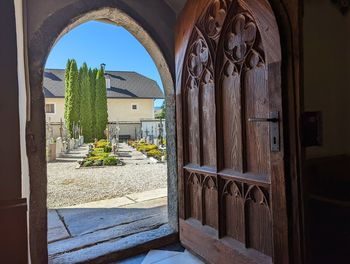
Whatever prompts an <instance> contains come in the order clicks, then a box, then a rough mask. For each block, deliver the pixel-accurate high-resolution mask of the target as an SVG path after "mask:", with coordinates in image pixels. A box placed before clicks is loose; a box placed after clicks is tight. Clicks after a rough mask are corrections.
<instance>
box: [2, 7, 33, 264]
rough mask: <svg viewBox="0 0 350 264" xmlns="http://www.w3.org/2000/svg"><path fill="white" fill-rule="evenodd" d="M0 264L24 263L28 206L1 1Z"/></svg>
mask: <svg viewBox="0 0 350 264" xmlns="http://www.w3.org/2000/svg"><path fill="white" fill-rule="evenodd" d="M0 25H1V26H2V29H3V30H1V31H0V58H1V60H0V69H1V71H0V79H1V83H0V99H1V103H0V124H1V125H2V128H1V129H0V138H1V139H2V142H1V146H0V157H1V158H0V262H1V263H26V261H27V229H26V228H27V211H26V209H27V206H26V200H25V199H21V197H22V193H21V190H22V186H21V157H20V130H19V103H18V102H19V100H18V76H17V37H16V20H15V6H14V2H13V1H0Z"/></svg>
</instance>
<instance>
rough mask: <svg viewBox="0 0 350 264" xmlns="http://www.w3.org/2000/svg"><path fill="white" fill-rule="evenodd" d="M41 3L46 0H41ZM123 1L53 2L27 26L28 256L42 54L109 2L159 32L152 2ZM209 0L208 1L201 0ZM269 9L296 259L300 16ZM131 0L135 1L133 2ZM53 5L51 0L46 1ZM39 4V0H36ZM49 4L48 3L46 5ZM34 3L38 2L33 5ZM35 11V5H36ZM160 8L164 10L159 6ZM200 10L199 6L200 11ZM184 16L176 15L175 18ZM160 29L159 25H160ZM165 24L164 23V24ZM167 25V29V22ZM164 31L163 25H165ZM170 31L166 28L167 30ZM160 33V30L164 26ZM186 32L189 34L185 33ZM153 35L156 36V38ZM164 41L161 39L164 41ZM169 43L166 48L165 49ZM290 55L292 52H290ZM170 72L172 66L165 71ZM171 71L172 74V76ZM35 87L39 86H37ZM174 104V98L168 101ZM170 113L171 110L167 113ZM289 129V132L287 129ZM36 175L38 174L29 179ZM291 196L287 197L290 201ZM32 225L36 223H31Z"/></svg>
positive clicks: (41, 252)
mask: <svg viewBox="0 0 350 264" xmlns="http://www.w3.org/2000/svg"><path fill="white" fill-rule="evenodd" d="M42 2H45V1H42ZM127 2H128V1H120V2H118V3H115V2H114V1H110V0H103V1H89V2H86V1H85V3H83V1H81V0H75V1H74V0H73V1H70V3H71V4H65V3H61V4H57V6H56V7H55V8H53V9H52V8H51V9H50V8H48V6H47V5H44V6H43V11H42V12H47V13H48V14H50V15H48V16H47V17H45V18H41V19H42V20H41V23H37V24H35V19H33V20H34V23H33V25H32V29H31V30H30V31H29V36H30V38H29V64H30V67H29V75H30V84H31V86H32V91H31V97H30V99H31V105H32V108H31V109H30V110H31V111H30V114H29V116H30V120H29V122H28V126H27V139H28V147H27V149H28V155H29V156H30V162H31V168H30V174H31V175H33V177H32V178H31V190H32V192H31V202H30V203H31V212H30V222H31V223H30V226H31V228H32V227H34V228H33V231H31V234H32V236H31V245H32V249H31V253H32V259H34V260H38V262H40V260H43V259H44V260H45V258H46V252H45V247H46V242H45V239H46V230H45V227H46V217H45V216H46V212H44V210H45V204H44V199H42V197H45V189H46V183H45V177H44V176H43V175H45V172H44V170H45V165H44V153H42V149H41V148H38V147H37V146H44V142H42V138H44V137H43V135H44V127H43V124H41V123H40V122H42V120H43V118H44V115H43V113H42V112H41V110H39V108H40V109H42V108H43V98H42V91H41V90H40V89H41V79H40V78H41V75H42V72H40V71H41V70H40V69H42V65H43V64H44V61H45V59H46V56H47V54H48V52H49V50H50V47H51V45H52V44H53V43H54V42H55V40H56V39H57V37H58V36H59V35H60V34H61V33H62V31H64V29H65V28H66V27H67V26H69V25H70V24H71V23H74V21H75V20H77V19H78V18H80V16H81V15H82V14H88V13H89V12H90V11H91V10H99V9H100V8H102V7H111V6H113V7H114V6H118V7H120V9H121V10H123V11H124V12H126V13H127V14H130V15H131V16H132V17H134V18H135V19H136V18H137V19H136V20H137V21H138V22H139V23H140V24H142V25H143V26H145V28H146V29H148V32H149V33H150V34H151V35H152V36H153V37H155V36H157V34H158V36H159V33H160V32H154V31H152V28H151V29H150V24H149V20H147V19H146V18H145V17H147V16H148V18H149V17H150V13H153V14H154V10H155V6H154V3H152V4H150V5H149V6H145V5H143V4H142V3H141V4H137V3H136V1H133V2H132V4H130V5H129V4H128V3H127ZM202 2H206V3H208V2H209V1H202ZM269 2H270V4H271V6H272V9H273V10H274V11H275V15H276V19H277V23H278V25H279V29H280V34H281V44H282V45H281V46H282V58H283V59H282V61H283V64H282V79H283V81H282V86H283V89H282V90H283V95H282V96H283V102H284V103H285V112H284V114H285V117H286V118H285V119H284V122H285V124H284V125H285V127H286V128H288V131H286V134H285V143H287V144H285V147H286V150H287V151H286V162H287V163H288V167H286V171H288V173H289V174H288V179H289V181H288V182H287V183H286V189H287V194H288V209H289V211H290V212H289V213H290V216H291V217H290V218H289V222H290V223H288V224H289V226H290V230H289V232H288V233H289V235H290V237H291V241H293V247H292V249H290V251H293V253H294V254H293V256H291V257H293V258H294V257H295V259H297V261H295V262H297V263H301V261H298V260H300V259H301V254H302V253H301V250H300V246H301V242H300V241H301V235H302V230H301V226H302V225H301V216H300V212H301V209H300V203H301V201H300V194H301V191H300V190H301V187H300V174H299V169H300V164H299V158H300V157H299V155H300V153H299V150H300V149H299V148H298V147H299V132H298V131H299V124H298V120H299V117H300V108H299V107H300V97H299V96H300V93H299V92H300V91H299V89H300V84H299V82H300V78H301V77H300V61H299V55H300V54H299V48H300V46H299V45H300V43H299V41H300V39H299V37H300V36H299V33H300V31H299V21H300V14H301V10H300V9H299V5H298V4H296V2H294V5H293V2H292V1H289V0H285V1H278V0H271V1H269ZM135 3H136V4H135ZM51 4H52V3H51ZM38 5H40V3H39V4H38ZM48 5H50V4H48ZM130 6H134V7H135V9H137V8H138V9H137V10H138V11H135V10H133V8H130ZM35 7H36V8H38V7H39V6H35V5H34V7H33V10H35ZM38 10H39V9H38ZM163 11H164V10H163ZM201 11H202V10H198V12H201ZM195 12H197V11H193V13H192V15H190V16H189V17H188V19H189V20H191V19H193V15H194V13H195ZM39 13H40V12H39ZM34 16H35V12H34V11H32V13H31V17H34ZM163 18H164V17H163ZM183 19H185V18H184V17H180V20H183ZM159 28H160V29H161V28H163V27H161V26H159ZM163 29H164V28H163ZM167 29H172V28H171V27H167ZM165 31H166V30H165ZM170 31H171V30H169V32H170ZM163 32H164V30H163ZM169 32H168V34H165V35H166V36H168V37H169V36H172V34H171V33H169ZM187 37H189V36H187ZM169 38H170V40H169V43H172V42H173V40H172V38H171V37H169ZM154 39H157V38H156V37H155V38H154ZM165 42H166V41H165ZM156 43H157V44H158V46H159V47H160V49H161V50H162V51H163V54H165V55H164V57H165V58H166V61H167V64H168V66H169V68H170V69H173V67H172V65H173V57H172V55H171V54H172V48H171V45H170V46H169V45H168V46H167V45H164V39H163V40H159V41H157V42H156ZM169 47H170V48H169ZM290 54H293V56H290ZM170 72H173V70H170ZM173 76H174V75H173ZM39 87H40V89H39ZM171 104H172V105H173V104H174V100H173V101H172V102H171ZM172 115H173V113H172ZM289 132H290V133H289ZM174 160H175V157H174ZM172 173H174V174H176V169H175V167H174V168H173V171H172ZM35 175H39V177H37V178H34V176H35ZM172 184H173V185H172V186H173V188H175V186H176V180H175V178H174V179H173V182H172ZM291 201H292V202H291ZM36 227H37V228H36Z"/></svg>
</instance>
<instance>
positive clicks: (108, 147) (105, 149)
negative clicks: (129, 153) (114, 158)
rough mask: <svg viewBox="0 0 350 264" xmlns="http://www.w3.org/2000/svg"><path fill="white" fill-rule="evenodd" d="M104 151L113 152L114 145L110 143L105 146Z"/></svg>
mask: <svg viewBox="0 0 350 264" xmlns="http://www.w3.org/2000/svg"><path fill="white" fill-rule="evenodd" d="M103 151H104V152H105V153H111V152H112V147H111V146H109V145H106V146H104V148H103Z"/></svg>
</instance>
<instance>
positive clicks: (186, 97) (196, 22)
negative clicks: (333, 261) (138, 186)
mask: <svg viewBox="0 0 350 264" xmlns="http://www.w3.org/2000/svg"><path fill="white" fill-rule="evenodd" d="M176 64H177V65H176V66H177V121H178V134H179V140H178V149H179V153H178V155H179V159H178V161H179V192H180V194H179V195H180V239H181V242H182V243H183V244H184V245H185V246H187V247H188V248H189V249H190V250H192V251H194V252H195V253H196V254H198V255H200V256H201V257H203V258H204V259H205V260H207V261H208V262H209V263H219V262H222V263H271V262H274V263H288V234H287V228H286V226H287V225H286V223H287V216H286V207H285V193H284V166H283V146H282V145H281V146H279V149H278V151H275V150H274V151H272V149H271V141H276V142H277V143H278V140H280V142H282V141H283V140H282V136H283V133H282V132H283V130H282V120H281V118H279V119H278V118H277V119H268V120H265V119H266V118H270V117H271V115H272V114H271V113H272V112H273V113H278V115H279V116H280V117H281V116H282V103H281V78H280V76H281V53H280V42H279V34H278V27H277V24H276V21H275V18H274V15H273V12H272V9H271V7H270V5H269V3H268V2H267V0H254V1H253V0H232V1H231V0H196V1H194V0H192V1H191V0H190V1H188V3H187V5H186V7H185V9H184V11H183V13H182V15H181V16H180V18H179V22H178V28H177V37H176ZM272 127H275V128H276V127H277V130H276V129H275V130H274V133H275V134H272ZM276 131H277V132H276Z"/></svg>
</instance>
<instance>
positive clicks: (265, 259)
mask: <svg viewBox="0 0 350 264" xmlns="http://www.w3.org/2000/svg"><path fill="white" fill-rule="evenodd" d="M180 240H181V244H182V245H183V246H184V247H185V248H187V249H190V251H191V252H193V253H194V254H195V255H197V256H199V257H200V258H202V259H205V260H207V262H208V263H211V264H217V263H220V264H233V263H237V264H271V263H272V259H271V257H269V256H266V255H264V254H262V253H260V252H258V251H256V250H254V249H249V248H246V247H245V246H244V245H243V244H242V243H240V242H238V241H236V240H234V239H231V238H228V237H225V238H222V239H220V240H218V239H217V237H216V236H215V234H214V233H213V232H210V230H209V229H207V228H206V227H205V226H201V225H200V224H199V223H197V222H196V221H195V220H193V221H192V219H189V220H183V219H180Z"/></svg>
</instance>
